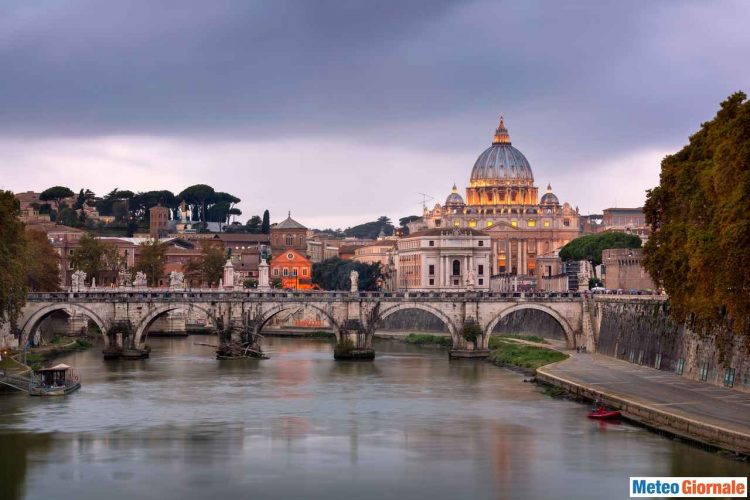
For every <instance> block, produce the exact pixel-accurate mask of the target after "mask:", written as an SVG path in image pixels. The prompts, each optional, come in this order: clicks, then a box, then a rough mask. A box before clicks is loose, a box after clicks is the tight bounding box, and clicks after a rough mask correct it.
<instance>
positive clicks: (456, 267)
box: [453, 260, 461, 276]
mask: <svg viewBox="0 0 750 500" xmlns="http://www.w3.org/2000/svg"><path fill="white" fill-rule="evenodd" d="M460 275H461V261H459V260H454V261H453V276H460Z"/></svg>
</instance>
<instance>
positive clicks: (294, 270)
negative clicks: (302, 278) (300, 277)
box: [292, 267, 297, 276]
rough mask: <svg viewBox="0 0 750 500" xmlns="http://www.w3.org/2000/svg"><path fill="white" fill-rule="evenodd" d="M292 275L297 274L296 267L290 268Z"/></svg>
mask: <svg viewBox="0 0 750 500" xmlns="http://www.w3.org/2000/svg"><path fill="white" fill-rule="evenodd" d="M292 276H297V268H296V267H295V268H293V269H292Z"/></svg>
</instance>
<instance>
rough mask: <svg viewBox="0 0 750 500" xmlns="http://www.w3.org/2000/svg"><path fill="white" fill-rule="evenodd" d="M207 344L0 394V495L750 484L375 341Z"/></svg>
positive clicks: (521, 388)
mask: <svg viewBox="0 0 750 500" xmlns="http://www.w3.org/2000/svg"><path fill="white" fill-rule="evenodd" d="M196 342H207V343H211V342H214V339H213V338H211V337H202V336H193V337H189V338H181V339H164V338H162V339H153V338H152V339H150V340H149V344H150V345H151V346H152V348H153V351H152V353H151V359H149V360H145V361H129V362H105V361H104V360H102V358H101V354H100V349H92V350H89V351H87V352H83V353H77V354H73V355H69V356H67V357H66V358H64V361H65V362H66V363H69V364H72V365H74V366H75V367H76V368H77V369H78V371H79V373H80V374H81V377H82V381H83V388H82V389H81V390H80V391H78V392H77V393H75V394H73V395H70V396H67V397H65V398H59V399H56V398H31V397H28V396H25V395H21V394H18V395H10V396H2V397H0V498H2V499H21V498H28V499H44V500H50V499H78V500H81V499H106V500H117V499H132V498H136V499H139V500H143V499H150V498H160V499H171V498H175V499H181V500H192V499H200V500H206V499H209V500H219V499H223V498H233V499H234V498H285V499H290V498H326V499H334V498H341V499H348V500H351V499H354V500H364V499H370V498H372V499H383V498H429V499H430V500H439V499H443V498H445V499H460V498H514V499H516V498H517V499H542V498H576V499H587V498H590V499H597V500H599V499H602V498H608V499H611V498H627V496H628V495H627V487H628V476H631V475H632V476H635V475H642V476H662V475H663V476H692V475H698V476H706V475H727V476H729V475H735V476H746V475H748V466H747V465H746V464H742V463H738V462H734V461H730V460H728V459H725V458H722V457H720V456H718V455H716V454H712V453H709V452H705V451H702V450H699V449H697V448H694V447H690V446H687V445H684V444H680V443H676V442H673V441H670V440H668V439H665V438H663V437H660V436H658V435H656V434H653V433H650V432H648V431H646V430H644V429H640V428H636V427H632V426H630V425H625V424H621V425H613V424H602V423H596V422H592V421H589V420H588V419H586V418H585V413H586V410H587V407H586V406H584V405H581V404H578V403H573V402H570V401H562V400H555V399H551V398H549V397H547V396H545V395H544V394H542V393H541V392H540V390H539V389H538V388H537V387H536V386H534V385H533V384H528V383H524V381H523V379H524V377H523V376H522V375H519V374H517V373H514V372H511V371H508V370H503V369H500V368H497V367H494V366H492V365H490V364H488V363H482V362H448V359H447V354H446V352H445V351H441V350H437V349H430V348H418V347H414V346H408V345H404V344H398V343H393V342H379V343H376V351H377V355H378V357H377V359H376V360H375V361H374V362H360V363H357V362H334V360H333V354H332V347H331V345H330V344H329V343H328V342H326V341H318V340H302V339H274V338H267V339H266V340H265V343H266V349H267V351H269V353H270V355H271V359H269V360H263V361H259V360H243V361H233V362H227V361H224V362H220V361H216V360H215V359H213V351H212V349H211V348H210V347H204V346H200V345H196V344H195V343H196Z"/></svg>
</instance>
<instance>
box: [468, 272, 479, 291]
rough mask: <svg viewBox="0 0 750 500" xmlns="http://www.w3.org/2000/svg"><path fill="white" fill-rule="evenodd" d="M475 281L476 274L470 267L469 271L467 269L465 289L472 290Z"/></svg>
mask: <svg viewBox="0 0 750 500" xmlns="http://www.w3.org/2000/svg"><path fill="white" fill-rule="evenodd" d="M476 283H477V275H476V273H475V272H474V270H473V269H472V270H471V271H469V275H468V276H467V277H466V289H467V290H473V289H474V285H476Z"/></svg>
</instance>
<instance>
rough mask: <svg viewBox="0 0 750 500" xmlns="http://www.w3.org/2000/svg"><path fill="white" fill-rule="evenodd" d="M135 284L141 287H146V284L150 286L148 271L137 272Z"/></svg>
mask: <svg viewBox="0 0 750 500" xmlns="http://www.w3.org/2000/svg"><path fill="white" fill-rule="evenodd" d="M133 286H134V287H139V288H145V287H146V286H148V281H147V280H146V273H144V272H143V271H138V272H137V273H135V279H134V280H133Z"/></svg>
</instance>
